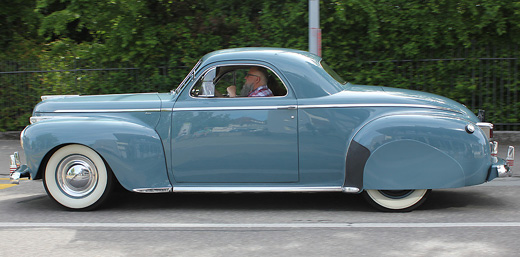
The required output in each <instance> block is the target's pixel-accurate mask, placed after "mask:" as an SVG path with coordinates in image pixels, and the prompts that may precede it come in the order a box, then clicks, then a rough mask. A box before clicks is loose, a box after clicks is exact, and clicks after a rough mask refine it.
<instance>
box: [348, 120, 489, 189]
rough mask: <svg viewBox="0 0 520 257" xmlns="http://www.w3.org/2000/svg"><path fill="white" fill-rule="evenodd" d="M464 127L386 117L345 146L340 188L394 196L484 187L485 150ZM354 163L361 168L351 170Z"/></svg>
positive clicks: (455, 122) (480, 139) (482, 139)
mask: <svg viewBox="0 0 520 257" xmlns="http://www.w3.org/2000/svg"><path fill="white" fill-rule="evenodd" d="M468 124H470V122H468V121H465V120H460V119H454V118H451V117H442V116H423V115H395V116H386V117H382V118H379V119H377V120H374V121H372V122H370V123H369V124H367V125H365V126H364V127H363V128H362V129H361V130H360V131H359V132H358V133H357V134H356V136H355V137H354V139H353V142H352V143H351V144H350V147H349V150H348V153H347V163H346V164H347V175H346V181H345V186H348V187H357V188H363V189H381V190H382V189H385V190H399V189H434V188H455V187H462V186H467V185H474V184H480V183H483V182H485V181H486V177H487V173H488V170H489V164H490V158H489V146H488V144H487V140H486V138H485V135H484V134H483V132H482V131H481V130H480V129H478V128H476V130H475V132H474V133H468V132H467V131H466V129H465V128H466V126H467V125H468ZM475 127H476V126H475ZM355 162H357V163H362V165H359V164H358V165H357V166H358V167H357V168H355V167H356V165H353V164H352V163H355ZM349 167H350V168H351V169H349ZM352 167H354V168H352Z"/></svg>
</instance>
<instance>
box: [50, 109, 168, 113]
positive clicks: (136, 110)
mask: <svg viewBox="0 0 520 257" xmlns="http://www.w3.org/2000/svg"><path fill="white" fill-rule="evenodd" d="M160 111H161V108H156V109H90V110H55V111H53V112H54V113H104V112H160Z"/></svg>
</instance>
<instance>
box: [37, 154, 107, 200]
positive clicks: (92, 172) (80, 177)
mask: <svg viewBox="0 0 520 257" xmlns="http://www.w3.org/2000/svg"><path fill="white" fill-rule="evenodd" d="M112 176H113V175H112V172H111V171H110V170H108V169H107V167H106V165H105V162H104V161H103V159H102V158H101V156H99V154H98V153H96V152H95V151H94V150H92V149H90V148H88V147H86V146H83V145H67V146H64V147H62V148H60V149H58V150H57V151H56V152H55V153H54V154H53V155H52V156H51V158H50V159H49V162H48V163H47V166H46V168H45V174H44V175H43V184H44V186H45V190H46V191H47V194H49V196H51V198H52V199H54V200H55V201H56V202H58V203H59V204H61V205H63V206H65V207H67V208H70V209H75V210H92V209H94V208H96V207H98V206H99V205H100V204H101V203H102V202H103V201H104V200H105V199H106V198H107V197H108V194H109V193H110V190H111V187H112V180H113V177H112Z"/></svg>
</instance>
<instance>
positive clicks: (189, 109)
mask: <svg viewBox="0 0 520 257" xmlns="http://www.w3.org/2000/svg"><path fill="white" fill-rule="evenodd" d="M279 109H291V110H296V109H298V107H297V106H295V105H282V106H226V107H187V108H173V110H172V111H174V112H182V111H238V110H279ZM168 110H170V109H168Z"/></svg>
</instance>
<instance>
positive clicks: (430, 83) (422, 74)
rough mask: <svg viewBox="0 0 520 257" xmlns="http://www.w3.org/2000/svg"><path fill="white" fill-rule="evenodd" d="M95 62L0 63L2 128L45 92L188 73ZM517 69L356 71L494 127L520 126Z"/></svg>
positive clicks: (110, 87)
mask: <svg viewBox="0 0 520 257" xmlns="http://www.w3.org/2000/svg"><path fill="white" fill-rule="evenodd" d="M92 66H93V65H91V64H88V63H84V62H83V63H82V62H78V61H72V62H71V61H63V63H57V64H56V63H54V64H53V65H52V68H49V69H46V68H45V67H42V65H40V64H39V63H38V62H0V88H1V90H0V115H1V116H0V131H10V130H19V129H21V128H23V127H24V126H26V125H27V123H28V119H29V117H30V115H31V111H32V109H33V108H34V105H35V104H36V103H38V102H39V101H40V96H41V95H49V94H112V93H137V92H168V91H169V90H171V89H174V88H175V87H176V86H177V85H178V83H179V82H180V81H181V80H182V79H183V77H184V76H185V75H186V74H187V72H188V71H189V67H167V66H162V67H155V68H127V67H109V68H95V67H92ZM518 68H519V67H518V59H517V58H509V57H504V58H455V59H422V60H389V61H388V60H387V61H369V62H365V64H364V65H362V66H361V67H360V68H359V69H360V70H359V71H356V72H357V73H363V72H365V71H366V72H367V76H372V77H374V76H373V74H374V73H378V72H379V71H380V74H384V76H381V77H379V78H371V81H370V82H369V84H376V85H388V86H395V87H401V88H409V89H414V90H420V91H426V92H431V93H435V94H439V95H444V96H447V97H448V98H452V99H455V100H457V101H459V102H461V103H463V104H465V105H466V106H468V108H470V109H471V110H473V111H475V112H476V111H477V110H479V109H484V110H486V117H487V121H490V122H492V123H494V124H495V125H496V127H495V129H496V130H520V102H519V91H520V86H519V85H518V84H519V83H518V75H519V72H518V71H519V69H518ZM368 71H370V73H368ZM376 77H377V76H376ZM360 80H363V79H360ZM355 82H358V81H355ZM360 82H362V81H360Z"/></svg>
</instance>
